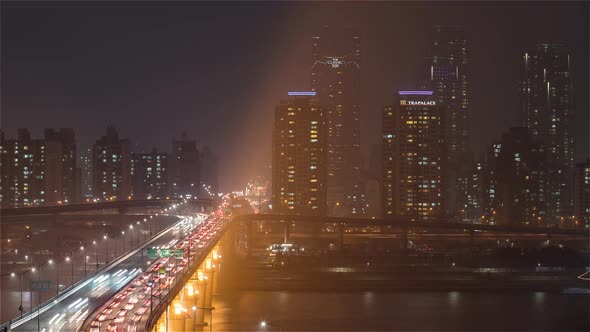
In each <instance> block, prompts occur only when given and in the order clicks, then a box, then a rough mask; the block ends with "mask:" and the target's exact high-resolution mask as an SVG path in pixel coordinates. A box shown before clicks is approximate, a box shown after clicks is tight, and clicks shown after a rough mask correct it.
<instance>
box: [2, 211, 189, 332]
mask: <svg viewBox="0 0 590 332" xmlns="http://www.w3.org/2000/svg"><path fill="white" fill-rule="evenodd" d="M200 222H201V220H200V219H197V218H192V217H182V218H181V219H180V221H178V222H176V223H175V224H173V225H172V226H170V227H169V228H167V229H165V230H164V231H162V232H161V233H160V234H158V235H156V236H155V237H154V238H153V239H151V240H150V241H148V242H146V243H145V244H144V246H142V247H141V248H138V249H135V250H134V251H131V252H129V253H128V254H125V255H124V256H122V257H121V258H119V259H117V260H115V261H114V262H112V264H111V265H109V266H107V267H105V268H104V269H103V270H102V271H99V273H97V274H96V275H95V276H94V277H92V278H89V279H87V280H86V281H84V282H81V283H80V284H78V285H77V286H76V287H74V288H73V289H69V290H66V291H65V292H62V293H61V294H60V295H59V296H58V297H57V298H56V299H55V300H54V301H52V302H50V303H46V304H45V305H44V306H43V307H41V308H40V310H38V311H35V312H34V314H33V313H32V314H30V315H27V316H25V317H23V318H22V319H17V320H15V321H14V322H13V323H12V326H11V329H12V330H13V331H37V330H38V327H37V314H38V315H40V317H39V328H40V330H41V331H46V332H47V331H50V330H52V331H53V332H57V331H76V330H77V329H78V327H79V326H80V325H81V324H82V322H83V321H84V318H86V316H87V315H88V313H89V312H92V311H93V310H94V309H95V308H96V307H97V306H98V305H99V304H100V303H102V302H104V301H105V300H107V299H108V298H110V297H112V296H113V294H115V293H116V292H117V291H118V290H119V289H120V288H121V287H122V286H123V285H125V284H126V283H127V282H129V281H130V280H132V279H133V277H134V276H136V275H137V274H139V273H140V272H141V270H142V269H143V268H144V266H147V262H146V261H145V260H144V259H143V255H142V250H143V249H144V247H145V246H148V245H149V246H159V245H164V244H166V243H168V242H170V241H171V240H173V239H175V238H178V237H179V236H181V235H180V234H181V233H182V232H183V229H184V228H186V227H189V228H195V227H197V226H198V225H199V223H200Z"/></svg>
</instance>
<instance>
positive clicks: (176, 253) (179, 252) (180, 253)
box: [174, 249, 184, 259]
mask: <svg viewBox="0 0 590 332" xmlns="http://www.w3.org/2000/svg"><path fill="white" fill-rule="evenodd" d="M174 258H176V259H183V258H184V250H182V249H174Z"/></svg>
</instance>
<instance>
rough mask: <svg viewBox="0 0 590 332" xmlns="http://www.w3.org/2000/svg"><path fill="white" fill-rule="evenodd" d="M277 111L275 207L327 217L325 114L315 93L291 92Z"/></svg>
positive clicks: (273, 185) (273, 170)
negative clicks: (315, 98)
mask: <svg viewBox="0 0 590 332" xmlns="http://www.w3.org/2000/svg"><path fill="white" fill-rule="evenodd" d="M289 95H290V96H291V97H292V98H291V99H289V100H284V101H281V103H280V105H279V106H277V107H276V109H275V121H274V128H273V142H272V208H273V211H276V212H278V213H291V214H307V215H320V216H325V215H326V210H327V205H326V199H327V185H326V175H327V167H326V152H327V148H326V139H327V135H326V134H327V133H326V129H327V128H326V112H325V110H324V109H323V108H322V107H320V106H319V105H318V104H317V103H316V102H315V100H314V98H313V97H314V96H315V95H316V93H315V92H312V91H303V92H289Z"/></svg>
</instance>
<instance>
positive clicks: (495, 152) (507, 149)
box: [482, 127, 549, 225]
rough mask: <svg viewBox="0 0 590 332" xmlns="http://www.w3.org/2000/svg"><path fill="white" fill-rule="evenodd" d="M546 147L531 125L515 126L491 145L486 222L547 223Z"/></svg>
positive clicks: (485, 176)
mask: <svg viewBox="0 0 590 332" xmlns="http://www.w3.org/2000/svg"><path fill="white" fill-rule="evenodd" d="M546 183H547V163H546V153H545V148H544V146H543V144H542V143H540V142H538V141H535V140H534V139H533V138H532V136H531V135H530V134H529V132H528V130H527V128H524V127H514V128H510V130H509V131H508V132H506V133H504V134H503V135H502V138H501V139H500V140H498V141H496V142H494V143H492V144H491V145H490V147H489V148H488V157H487V168H486V170H485V174H484V195H483V215H482V222H483V223H489V224H499V225H523V224H526V225H544V224H546V223H547V212H546V210H547V203H548V201H547V195H548V194H549V192H548V188H547V185H546Z"/></svg>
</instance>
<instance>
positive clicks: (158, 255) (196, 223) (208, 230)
mask: <svg viewBox="0 0 590 332" xmlns="http://www.w3.org/2000/svg"><path fill="white" fill-rule="evenodd" d="M222 220H223V219H222V218H220V217H218V216H216V215H215V214H211V215H206V214H198V215H197V218H193V222H189V223H185V224H183V225H179V227H180V228H181V234H182V236H184V237H183V238H182V239H181V240H179V239H174V240H172V241H170V242H169V243H168V244H166V245H164V246H160V247H153V248H148V249H147V257H148V259H149V261H147V265H148V268H147V269H146V270H145V271H140V272H139V274H137V275H136V277H135V278H134V279H132V280H128V281H129V282H128V283H127V284H125V285H124V286H123V287H122V288H121V290H120V291H119V292H117V293H116V294H115V296H113V297H112V298H110V299H109V300H108V301H107V302H106V303H105V304H103V306H101V307H100V308H99V309H98V310H97V311H95V312H94V314H93V315H94V316H91V318H89V321H90V324H89V325H88V328H87V329H86V330H88V331H91V332H98V331H113V332H114V331H126V332H133V331H137V330H142V328H140V326H141V324H145V322H146V320H147V318H148V317H149V315H150V314H151V311H152V310H153V308H154V307H155V306H156V305H157V304H158V303H159V302H160V300H161V299H162V298H164V296H166V294H168V292H169V291H170V289H171V287H172V286H173V285H174V283H175V282H176V279H177V277H179V276H181V275H182V274H183V272H184V271H185V269H186V268H187V265H188V264H189V262H190V261H191V259H193V257H194V255H199V254H201V251H202V250H204V249H203V248H204V247H206V246H207V245H208V244H209V241H210V240H211V238H212V237H213V236H214V235H216V234H217V232H218V231H219V230H220V228H221V226H222Z"/></svg>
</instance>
